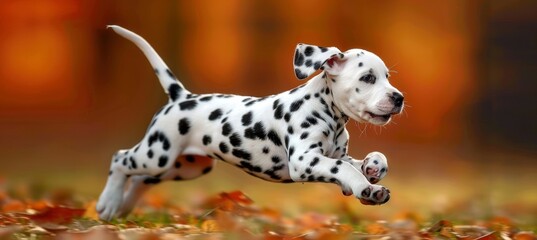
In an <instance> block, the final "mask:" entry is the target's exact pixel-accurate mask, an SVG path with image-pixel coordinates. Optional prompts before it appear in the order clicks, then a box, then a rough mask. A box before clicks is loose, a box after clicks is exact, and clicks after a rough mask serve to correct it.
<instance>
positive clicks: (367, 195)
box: [356, 185, 390, 205]
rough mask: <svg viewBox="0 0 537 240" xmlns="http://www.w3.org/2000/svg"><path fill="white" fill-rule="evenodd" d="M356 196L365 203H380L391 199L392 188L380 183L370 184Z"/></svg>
mask: <svg viewBox="0 0 537 240" xmlns="http://www.w3.org/2000/svg"><path fill="white" fill-rule="evenodd" d="M356 197H357V198H358V199H359V200H360V202H361V203H362V204H364V205H380V204H384V203H386V202H388V201H389V200H390V190H389V189H387V188H385V187H383V186H380V185H370V186H368V187H366V188H364V189H363V190H362V191H360V194H359V195H356Z"/></svg>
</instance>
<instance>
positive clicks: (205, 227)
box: [201, 219, 220, 232]
mask: <svg viewBox="0 0 537 240" xmlns="http://www.w3.org/2000/svg"><path fill="white" fill-rule="evenodd" d="M201 230H202V231H204V232H219V231H220V226H218V223H217V222H216V221H215V220H212V219H209V220H205V221H204V222H203V223H201Z"/></svg>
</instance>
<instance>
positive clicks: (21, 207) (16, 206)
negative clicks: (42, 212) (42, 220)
mask: <svg viewBox="0 0 537 240" xmlns="http://www.w3.org/2000/svg"><path fill="white" fill-rule="evenodd" d="M24 211H26V204H24V203H23V202H21V201H19V200H11V201H8V202H6V203H4V205H3V206H2V212H24Z"/></svg>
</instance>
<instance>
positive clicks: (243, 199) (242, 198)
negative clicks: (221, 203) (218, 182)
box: [220, 191, 254, 205]
mask: <svg viewBox="0 0 537 240" xmlns="http://www.w3.org/2000/svg"><path fill="white" fill-rule="evenodd" d="M220 196H221V197H223V198H227V199H230V200H231V201H233V202H235V203H238V204H243V205H250V204H252V203H254V201H252V199H250V198H249V197H248V196H246V195H244V193H243V192H241V191H234V192H230V193H225V192H224V193H220Z"/></svg>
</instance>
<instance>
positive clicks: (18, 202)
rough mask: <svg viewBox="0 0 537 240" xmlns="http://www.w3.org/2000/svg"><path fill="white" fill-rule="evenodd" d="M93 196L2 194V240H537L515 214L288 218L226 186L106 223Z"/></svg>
mask: <svg viewBox="0 0 537 240" xmlns="http://www.w3.org/2000/svg"><path fill="white" fill-rule="evenodd" d="M94 208H95V200H89V201H86V200H81V198H80V197H79V196H76V194H73V193H72V192H70V191H65V190H56V191H51V192H50V193H49V194H46V197H39V198H35V196H32V193H29V192H24V191H20V190H19V191H9V190H7V191H3V192H0V209H1V213H0V239H103V240H106V239H536V235H535V233H533V232H532V230H534V229H531V227H530V229H528V228H527V227H525V228H526V229H524V228H520V226H517V224H515V223H514V222H513V221H512V220H511V219H510V218H507V217H500V216H490V217H488V218H486V219H475V220H464V221H460V220H458V219H441V218H439V219H434V220H431V219H424V218H423V217H421V216H420V215H419V214H417V213H415V212H412V211H407V212H402V213H398V214H396V215H395V216H393V217H391V218H390V219H389V220H369V219H367V218H366V217H360V216H356V215H355V213H353V212H352V211H350V210H348V209H345V206H341V208H342V210H341V211H338V212H337V215H336V214H326V213H318V212H311V211H310V212H303V213H299V214H297V215H295V216H289V215H288V214H286V213H284V212H283V211H282V209H279V208H278V207H277V206H271V207H267V206H261V205H260V204H256V203H255V202H254V201H253V200H252V199H251V198H249V197H248V196H247V194H245V193H243V192H241V191H232V192H222V193H220V194H217V195H214V196H208V197H204V198H202V199H199V201H198V204H195V205H189V206H188V207H185V206H179V205H177V204H174V203H173V202H172V201H171V199H167V198H166V197H162V196H159V195H148V196H147V197H145V198H144V199H143V201H141V203H140V204H139V205H138V207H137V208H136V209H135V211H134V213H133V214H131V216H129V217H128V218H127V219H123V220H114V221H112V222H103V221H100V220H98V216H97V213H96V212H95V210H94Z"/></svg>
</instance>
